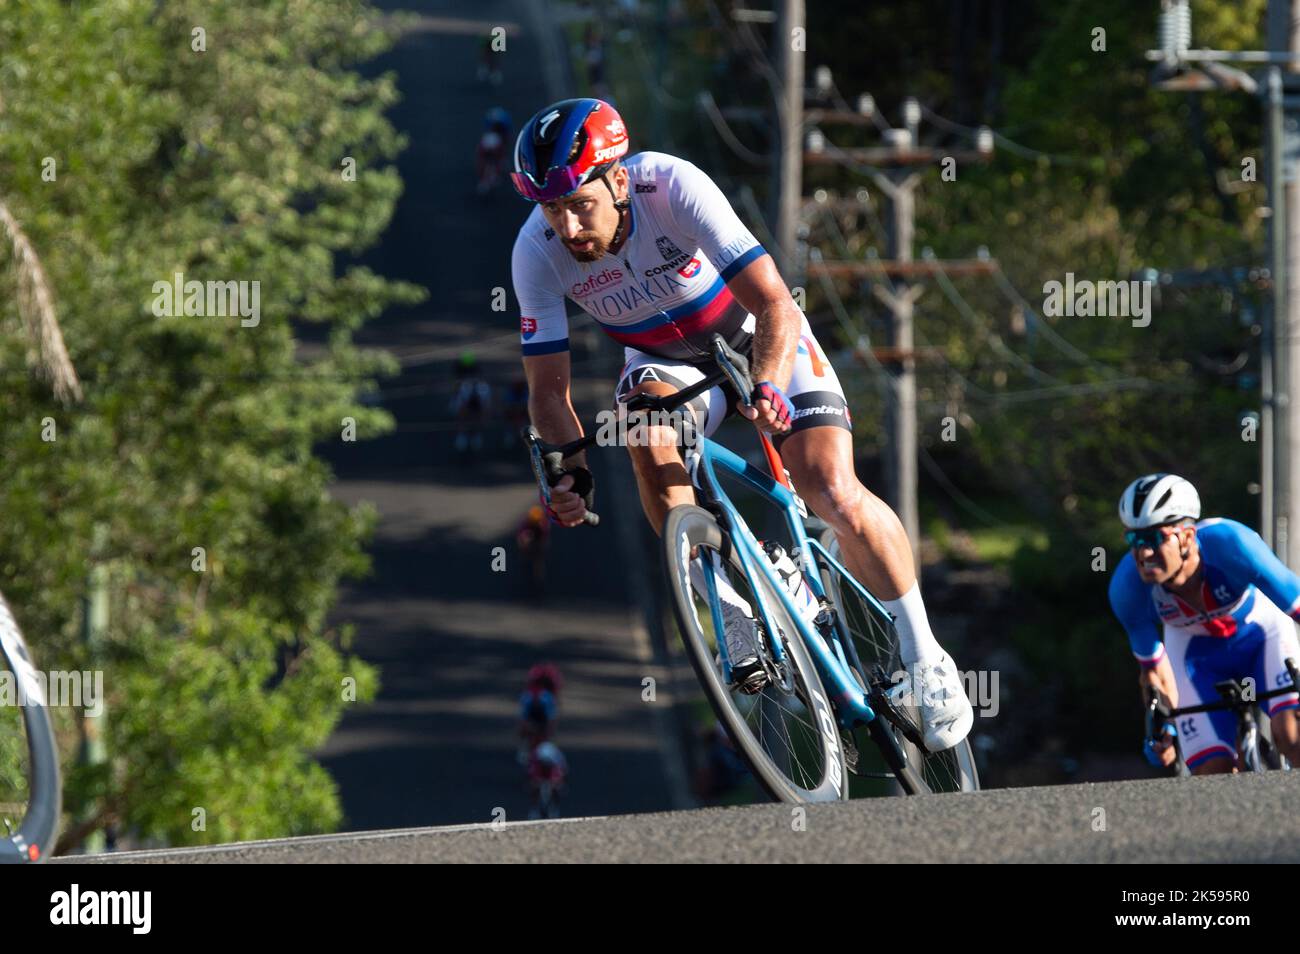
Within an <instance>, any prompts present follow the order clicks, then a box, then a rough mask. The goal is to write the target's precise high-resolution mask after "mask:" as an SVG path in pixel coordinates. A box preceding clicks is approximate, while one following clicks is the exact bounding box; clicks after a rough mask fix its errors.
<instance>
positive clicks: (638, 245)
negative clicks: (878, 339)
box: [511, 152, 767, 360]
mask: <svg viewBox="0 0 1300 954" xmlns="http://www.w3.org/2000/svg"><path fill="white" fill-rule="evenodd" d="M623 165H624V167H625V168H626V169H627V172H628V177H629V183H628V197H629V199H630V200H631V207H630V210H629V216H628V237H627V240H626V241H625V242H624V244H623V247H622V248H621V249H619V251H618V253H617V254H606V255H604V256H603V257H602V258H601V259H600V260H598V261H595V262H579V261H578V260H577V259H575V258H574V257H573V254H572V253H571V252H570V251H569V250H568V249H567V248H565V246H564V243H563V242H561V241H559V240H558V239H557V238H556V235H555V231H554V230H553V229H552V228H551V227H550V226H549V225H548V224H547V222H546V217H545V216H544V215H543V213H542V210H541V208H540V207H538V208H534V209H533V212H532V214H531V215H530V216H529V217H528V219H527V221H526V222H524V225H523V227H522V228H521V229H520V230H519V237H518V238H517V239H516V240H515V247H514V254H513V258H512V262H511V267H512V271H513V274H514V286H515V296H516V298H517V299H518V300H519V310H520V322H519V332H520V340H521V343H522V345H523V353H524V355H526V356H528V355H539V354H554V353H556V352H560V351H567V350H568V348H569V325H568V319H567V317H566V315H565V303H564V300H565V298H569V299H571V300H572V301H573V302H574V303H575V304H577V305H578V307H580V308H582V309H583V311H585V312H587V313H588V314H589V315H591V316H592V317H593V318H595V319H596V321H598V322H599V323H600V325H601V327H602V328H603V329H604V331H605V332H606V333H607V334H609V336H610V337H612V338H614V339H615V340H616V341H619V342H621V343H622V344H624V345H626V346H628V347H629V348H633V349H635V350H636V351H639V352H642V353H645V354H649V355H654V356H656V357H660V358H672V359H685V360H700V359H703V358H707V357H708V355H709V348H708V340H709V338H710V337H711V336H712V335H713V333H714V332H719V333H721V334H722V335H723V337H725V338H726V339H727V341H728V343H729V344H731V345H732V346H733V347H736V348H745V347H747V346H748V344H749V339H750V333H751V331H752V328H753V323H752V321H751V322H750V323H749V327H748V329H747V328H746V319H747V318H749V314H748V312H746V310H745V309H744V308H743V307H741V305H740V304H739V303H738V302H737V301H736V300H735V298H734V297H732V295H731V292H730V291H729V290H728V289H727V285H726V282H727V280H728V279H730V278H731V277H732V276H734V275H735V274H737V273H738V272H740V271H741V270H742V269H743V268H744V267H745V266H746V265H748V264H749V263H750V262H752V261H753V260H754V259H756V258H758V257H759V256H761V255H765V254H767V253H766V252H765V250H764V249H763V247H762V246H761V245H760V244H759V243H758V240H757V239H755V238H754V236H753V235H752V234H751V233H750V231H749V229H747V228H745V226H744V224H743V223H742V222H741V221H740V219H739V218H738V217H737V215H736V213H735V212H734V211H733V210H732V208H731V203H729V202H728V201H727V198H726V196H724V195H723V194H722V190H720V189H719V188H718V187H717V186H716V185H715V184H714V183H713V180H711V179H710V178H709V177H708V176H707V175H705V174H704V172H702V171H701V170H700V169H699V168H698V167H696V166H695V165H693V164H692V163H690V162H687V161H686V160H685V159H678V158H676V157H674V156H669V155H665V154H664V153H661V152H642V153H638V154H637V155H635V156H632V157H630V158H628V159H625V160H624V162H623Z"/></svg>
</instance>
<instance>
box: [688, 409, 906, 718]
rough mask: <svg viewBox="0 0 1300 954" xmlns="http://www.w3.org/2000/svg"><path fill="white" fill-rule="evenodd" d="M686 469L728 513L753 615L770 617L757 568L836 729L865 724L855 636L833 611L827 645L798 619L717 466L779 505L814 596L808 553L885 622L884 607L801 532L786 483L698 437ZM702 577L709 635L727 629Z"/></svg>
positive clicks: (816, 586)
mask: <svg viewBox="0 0 1300 954" xmlns="http://www.w3.org/2000/svg"><path fill="white" fill-rule="evenodd" d="M762 439H763V440H764V441H765V442H766V441H767V437H766V435H762ZM686 466H687V469H688V471H689V472H690V474H691V477H692V480H693V481H694V483H695V486H696V488H697V489H698V490H699V492H700V495H701V498H702V499H703V500H707V501H708V502H711V503H715V504H717V506H718V507H719V508H721V510H722V512H723V513H724V514H725V515H726V523H727V527H728V529H730V530H731V541H732V543H733V544H734V545H735V548H736V551H737V553H738V554H739V556H740V563H741V566H742V568H743V570H744V573H745V580H746V582H747V583H748V584H749V591H750V592H751V593H753V594H754V597H755V598H756V599H757V601H758V605H759V614H761V615H760V617H759V618H761V619H763V620H765V621H767V620H769V619H770V613H769V609H768V606H767V597H766V596H765V595H764V594H763V590H762V588H761V587H759V586H758V585H756V580H755V579H754V572H755V569H754V568H755V567H759V568H761V569H760V570H759V572H762V573H765V574H766V576H767V580H768V582H769V583H770V584H771V586H772V589H773V590H774V591H775V592H776V593H777V595H778V598H779V599H780V600H781V605H782V607H783V608H784V609H785V612H786V614H787V615H788V616H789V617H790V619H791V620H792V621H793V622H794V624H795V626H796V627H797V628H798V630H799V635H800V637H801V638H802V639H803V642H804V645H805V646H807V647H808V651H809V653H810V654H811V655H812V657H813V661H814V663H815V664H816V666H817V670H818V672H819V673H820V675H821V678H822V681H823V683H824V684H825V686H826V690H827V694H828V695H829V696H830V697H831V700H832V702H831V705H832V708H833V709H834V710H835V717H836V720H837V721H838V723H839V725H840V727H841V728H843V729H847V730H850V731H852V730H853V729H854V728H855V727H856V726H858V725H865V724H867V723H869V722H871V721H872V720H874V719H875V718H876V713H875V711H874V710H873V709H872V708H871V706H870V704H869V703H868V696H867V693H866V691H865V690H864V689H863V688H862V687H861V686H860V685H859V684H858V681H857V680H856V679H855V678H854V677H853V674H852V673H851V672H850V671H849V666H850V664H852V665H854V666H856V667H857V670H858V672H859V673H861V674H862V676H863V678H864V679H865V678H867V675H868V674H867V673H866V672H865V671H864V670H863V669H862V665H861V663H860V662H859V661H858V658H857V652H856V650H855V649H854V648H853V641H852V640H851V639H849V638H848V635H847V634H846V633H845V632H844V629H843V627H844V621H843V620H841V619H839V618H838V617H839V614H838V613H837V614H836V619H835V629H834V632H833V633H832V634H831V640H830V643H829V645H828V644H827V641H826V640H825V639H824V638H823V637H822V634H821V633H820V632H819V631H818V630H817V629H816V628H814V627H812V626H810V625H809V623H808V621H807V620H806V619H804V618H803V615H802V614H801V613H800V612H799V611H798V610H797V609H796V608H795V605H794V600H793V599H792V598H791V596H790V593H789V591H788V590H787V589H786V587H785V585H784V584H783V583H782V582H781V580H780V578H779V577H778V576H777V575H776V571H775V570H774V568H773V567H772V563H771V561H770V560H769V559H768V558H767V555H766V554H765V553H763V551H762V550H761V549H760V548H759V546H758V543H757V539H756V538H755V536H754V534H753V533H752V532H751V531H750V529H749V527H748V525H747V524H746V523H745V520H744V518H743V517H741V515H740V512H739V511H738V510H737V509H736V507H735V505H734V504H733V503H732V502H731V500H730V499H729V498H728V497H727V495H726V493H725V492H724V491H723V490H722V487H721V484H720V483H719V481H718V471H719V470H722V471H724V472H726V473H729V474H731V475H732V476H734V477H736V478H737V479H739V480H740V481H741V482H742V483H744V484H745V485H747V486H748V487H750V488H752V489H753V490H755V491H756V492H757V493H758V494H759V495H760V496H761V497H762V498H763V499H764V500H766V501H767V502H768V503H770V504H772V505H774V506H776V507H777V508H779V509H780V510H781V512H782V514H783V515H784V517H785V522H786V526H787V527H789V529H790V534H791V537H792V538H793V540H794V545H795V546H796V547H798V548H799V554H800V558H801V559H800V563H801V567H800V568H801V570H802V571H803V576H804V580H805V581H806V582H807V584H808V586H809V587H810V588H811V589H812V591H813V593H814V594H815V595H816V596H817V598H818V599H819V600H820V599H823V598H825V597H826V591H825V588H824V587H823V585H822V580H821V574H820V573H818V572H817V566H816V558H815V557H814V556H813V552H814V550H815V551H816V553H817V554H819V555H820V556H821V557H822V558H823V559H825V560H826V562H827V564H828V565H829V566H830V567H831V568H832V569H834V570H836V571H838V572H839V573H841V574H842V576H843V579H844V580H845V581H846V582H847V583H848V584H849V585H850V586H851V587H852V588H853V589H854V590H855V591H856V592H857V593H858V595H859V596H861V597H862V598H863V599H864V600H866V601H867V603H868V604H869V605H871V606H873V607H874V608H875V609H877V610H878V611H879V612H880V613H881V615H882V616H883V617H884V618H885V619H889V618H890V613H889V611H888V610H886V609H885V608H884V606H882V605H881V603H880V601H879V600H878V599H876V598H875V597H874V596H872V595H871V593H870V592H868V591H867V590H866V589H865V588H864V587H863V586H862V585H861V584H860V583H859V582H858V581H857V580H856V579H854V577H853V574H851V573H849V571H848V570H846V569H845V568H844V567H843V566H842V565H841V564H840V563H839V562H838V561H836V560H835V558H834V557H832V556H831V555H830V553H828V552H827V550H826V548H825V547H823V546H822V545H821V543H820V542H818V541H817V540H814V539H812V538H810V537H809V536H808V535H807V533H806V531H805V530H804V525H803V517H804V516H805V515H806V514H807V509H806V508H805V507H804V504H803V501H802V500H800V499H799V497H798V496H797V494H796V493H795V492H794V491H793V490H791V488H789V487H787V486H786V485H785V484H783V483H781V482H780V481H778V480H776V479H775V478H774V477H772V476H771V475H770V474H768V473H767V472H765V471H763V470H761V469H760V468H758V467H755V466H754V465H753V464H750V463H749V462H748V461H746V460H745V459H744V458H743V457H740V456H739V455H738V454H735V453H733V452H732V451H730V450H728V449H727V448H725V447H723V446H722V445H721V444H718V443H717V442H715V441H712V440H709V439H708V438H704V437H702V438H699V439H698V440H697V442H696V446H695V447H693V448H689V449H687V452H686ZM704 577H705V585H706V587H707V589H708V597H709V606H710V607H711V610H712V614H713V630H714V632H715V633H721V632H724V631H725V628H724V626H723V621H722V612H721V608H720V607H721V603H720V601H719V599H718V593H717V584H716V581H715V578H714V574H713V573H712V572H707V573H705V574H704ZM768 631H769V632H774V631H775V630H774V629H773V628H772V627H771V626H770V625H769V627H768ZM771 643H772V655H773V658H774V659H775V660H776V661H777V662H781V661H782V660H783V659H784V657H785V652H784V650H783V649H782V647H781V645H780V642H779V641H778V640H775V639H774V640H772V641H771ZM725 644H726V640H725V639H719V640H718V651H719V653H720V655H721V656H722V660H723V667H724V668H723V675H724V677H725V679H726V680H727V681H730V678H731V663H730V660H728V659H727V647H726V645H725ZM846 647H847V655H846Z"/></svg>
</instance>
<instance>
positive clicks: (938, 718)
mask: <svg viewBox="0 0 1300 954" xmlns="http://www.w3.org/2000/svg"><path fill="white" fill-rule="evenodd" d="M908 676H909V677H910V679H914V680H915V681H917V682H919V683H920V691H919V693H918V694H917V695H916V696H913V695H912V692H911V685H910V682H909V679H904V680H903V681H902V682H901V683H899V684H898V685H897V686H895V687H894V688H893V689H892V690H891V691H890V695H891V697H892V698H893V699H894V701H895V703H896V704H903V705H914V706H917V707H919V709H920V714H921V725H922V728H923V729H924V730H925V734H924V739H925V747H926V749H928V750H929V751H931V752H942V751H944V750H945V749H950V748H952V747H953V746H954V745H956V744H957V743H958V742H960V741H961V740H962V739H964V738H966V736H967V735H968V734H969V733H970V730H971V726H972V725H973V724H974V722H975V710H974V709H973V708H971V704H970V700H969V699H968V698H966V689H965V687H964V686H962V683H961V677H960V676H959V675H958V673H957V665H956V664H955V663H954V662H953V661H952V658H951V657H950V656H949V655H948V654H947V653H944V654H943V656H942V657H940V658H939V660H938V661H937V662H935V663H931V664H930V665H928V666H923V665H914V666H912V667H911V671H910V672H909V673H908Z"/></svg>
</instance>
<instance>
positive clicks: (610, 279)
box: [569, 268, 623, 298]
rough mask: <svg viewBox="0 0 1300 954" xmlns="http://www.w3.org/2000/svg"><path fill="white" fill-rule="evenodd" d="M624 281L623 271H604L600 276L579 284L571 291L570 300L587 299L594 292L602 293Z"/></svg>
mask: <svg viewBox="0 0 1300 954" xmlns="http://www.w3.org/2000/svg"><path fill="white" fill-rule="evenodd" d="M622 280H623V271H622V269H618V268H606V269H603V270H602V271H601V272H600V274H599V275H592V276H591V277H590V278H588V279H587V280H586V281H585V282H578V283H577V284H575V285H574V286H573V287H572V288H570V289H569V297H570V298H585V297H586V296H588V295H590V294H591V293H592V292H596V291H600V290H601V289H602V288H607V287H609V286H610V285H617V284H618V283H619V282H621V281H622Z"/></svg>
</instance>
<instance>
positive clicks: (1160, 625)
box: [1110, 474, 1300, 775]
mask: <svg viewBox="0 0 1300 954" xmlns="http://www.w3.org/2000/svg"><path fill="white" fill-rule="evenodd" d="M1200 517H1201V498H1200V496H1199V495H1198V494H1197V493H1196V488H1195V487H1193V486H1192V485H1191V484H1190V483H1189V482H1187V481H1186V480H1184V479H1183V478H1181V477H1178V476H1176V475H1174V474H1149V475H1147V476H1146V477H1139V478H1138V479H1137V480H1135V481H1133V483H1131V484H1129V485H1128V488H1127V489H1126V490H1125V491H1124V495H1123V496H1122V497H1120V501H1119V518H1120V520H1121V522H1123V524H1124V527H1125V530H1126V533H1125V534H1124V538H1125V540H1126V541H1127V542H1128V545H1129V547H1130V548H1131V549H1130V551H1129V552H1128V553H1127V554H1125V556H1124V559H1122V560H1121V561H1120V563H1119V566H1117V567H1116V568H1115V575H1114V576H1113V577H1111V581H1110V605H1111V608H1112V609H1113V610H1114V611H1115V615H1116V616H1117V617H1119V620H1120V622H1121V623H1123V624H1124V628H1125V630H1127V631H1128V637H1129V645H1130V647H1131V648H1132V650H1133V655H1134V656H1136V657H1137V660H1138V664H1139V666H1140V667H1141V671H1140V674H1139V681H1140V682H1141V683H1142V685H1144V686H1152V687H1154V688H1156V689H1158V690H1159V691H1160V692H1162V693H1163V694H1164V695H1165V696H1166V697H1167V698H1168V699H1169V702H1170V704H1171V705H1173V706H1197V705H1201V704H1202V703H1205V702H1213V701H1215V700H1216V699H1218V698H1219V695H1218V693H1217V692H1216V691H1215V689H1214V684H1215V683H1216V682H1220V681H1222V680H1224V679H1243V678H1246V677H1251V678H1253V679H1254V681H1255V687H1256V691H1257V692H1264V691H1266V690H1269V689H1276V688H1281V687H1282V686H1287V685H1290V684H1291V677H1290V676H1289V675H1288V674H1287V670H1286V662H1285V661H1286V659H1287V657H1291V658H1294V659H1296V660H1300V641H1297V639H1296V633H1295V626H1294V624H1293V623H1292V620H1293V619H1295V618H1300V577H1297V576H1296V575H1295V574H1294V573H1292V572H1291V571H1290V570H1288V569H1287V568H1286V567H1285V566H1283V564H1282V562H1281V561H1280V560H1278V558H1277V557H1276V556H1274V555H1273V552H1272V551H1271V550H1269V548H1268V547H1267V546H1266V545H1265V543H1264V541H1263V540H1261V539H1260V537H1259V534H1257V533H1255V531H1253V530H1251V529H1250V528H1249V527H1246V526H1243V525H1242V524H1240V523H1237V522H1236V521H1235V520H1227V519H1223V518H1218V517H1216V518H1210V519H1206V520H1201V519H1200ZM1261 705H1262V706H1263V708H1264V711H1265V712H1266V713H1267V714H1268V715H1269V716H1270V718H1271V724H1272V729H1273V741H1274V742H1275V743H1276V745H1277V749H1278V751H1279V752H1281V753H1282V754H1283V755H1285V756H1286V757H1287V758H1288V759H1290V760H1291V762H1292V764H1296V760H1297V757H1298V756H1300V718H1298V716H1300V709H1297V706H1300V696H1297V695H1296V694H1290V695H1285V696H1274V697H1273V698H1271V699H1267V700H1264V701H1263V702H1262V703H1261ZM1177 732H1178V738H1179V739H1180V740H1181V746H1182V751H1183V760H1184V761H1185V762H1186V763H1187V767H1188V768H1189V769H1191V771H1192V774H1194V775H1211V774H1218V773H1224V772H1232V771H1234V770H1235V768H1236V761H1237V746H1236V721H1235V719H1234V717H1233V715H1232V713H1231V712H1228V711H1220V712H1198V713H1195V714H1193V715H1189V716H1181V717H1179V719H1178V724H1177ZM1147 754H1148V758H1151V759H1152V760H1153V761H1155V760H1158V761H1159V762H1161V763H1162V764H1164V765H1171V764H1173V761H1174V759H1175V757H1176V753H1175V751H1174V748H1173V741H1172V740H1171V739H1168V738H1166V739H1164V740H1162V742H1161V743H1160V744H1159V745H1157V746H1154V748H1153V747H1151V746H1150V745H1148V753H1147Z"/></svg>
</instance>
